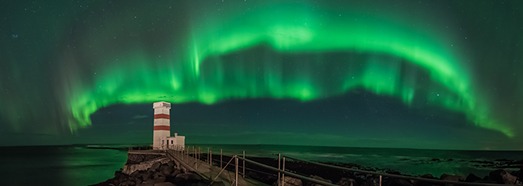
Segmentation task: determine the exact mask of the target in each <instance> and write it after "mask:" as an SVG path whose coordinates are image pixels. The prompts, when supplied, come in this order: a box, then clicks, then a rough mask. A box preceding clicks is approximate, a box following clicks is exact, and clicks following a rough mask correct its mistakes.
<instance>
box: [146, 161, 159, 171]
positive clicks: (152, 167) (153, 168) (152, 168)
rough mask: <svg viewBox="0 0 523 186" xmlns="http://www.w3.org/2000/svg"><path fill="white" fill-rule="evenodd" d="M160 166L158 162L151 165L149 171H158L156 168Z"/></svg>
mask: <svg viewBox="0 0 523 186" xmlns="http://www.w3.org/2000/svg"><path fill="white" fill-rule="evenodd" d="M161 165H162V164H161V163H160V162H156V163H153V165H151V168H149V169H150V170H152V171H156V170H158V168H160V166H161Z"/></svg>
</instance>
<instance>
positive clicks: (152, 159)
mask: <svg viewBox="0 0 523 186" xmlns="http://www.w3.org/2000/svg"><path fill="white" fill-rule="evenodd" d="M162 158H164V159H163V160H162ZM201 158H203V159H206V158H207V154H201ZM247 158H248V159H250V160H254V161H256V162H259V163H263V164H265V165H270V166H273V167H277V164H278V160H277V159H275V158H267V157H250V156H248V157H247ZM230 159H231V156H227V155H224V156H223V163H226V162H228V161H229V160H230ZM219 161H220V159H219V156H213V162H214V164H215V166H219ZM434 161H438V160H434ZM508 161H509V160H507V161H506V162H508ZM513 162H515V163H514V164H506V165H508V166H505V165H504V166H505V167H510V168H515V167H519V170H517V171H509V170H505V169H497V170H494V171H491V172H490V173H489V174H488V175H487V176H484V177H479V176H477V175H474V174H472V173H470V174H468V175H467V176H460V175H454V174H442V175H431V174H424V175H421V176H413V175H408V174H404V173H401V172H399V171H395V170H390V169H377V168H371V167H363V166H361V165H358V164H348V163H325V162H323V163H325V164H328V165H335V166H340V167H347V168H351V169H358V170H363V171H373V172H379V173H383V174H392V175H401V176H412V177H419V178H427V179H434V180H445V181H456V182H467V183H481V184H513V185H521V184H522V182H521V180H523V170H522V169H523V167H522V165H521V161H513ZM144 163H145V164H144ZM483 163H485V164H486V165H487V164H488V165H497V163H495V162H483ZM518 163H519V164H518ZM137 164H144V166H142V168H140V169H136V170H131V171H130V168H129V167H131V166H135V165H137ZM240 166H241V163H240ZM171 169H172V170H171ZM226 169H227V170H229V171H234V166H228V167H226ZM245 169H246V172H245V176H246V177H249V178H252V179H255V180H258V181H260V182H262V183H264V184H267V185H274V184H275V183H276V182H277V179H278V177H277V174H276V172H271V171H267V170H264V169H263V168H260V167H256V166H255V165H253V164H250V163H246V168H245ZM286 170H287V171H291V172H293V173H297V174H300V175H303V176H307V177H312V178H315V179H318V180H323V181H325V182H329V183H333V184H337V185H344V186H345V185H346V186H349V185H376V184H377V183H378V182H379V177H378V176H376V175H372V174H365V173H357V172H352V171H346V170H339V169H334V168H331V167H323V166H319V165H315V164H312V163H308V162H301V161H293V160H288V161H286ZM382 181H383V182H382V184H383V185H404V186H411V185H445V184H441V183H431V182H427V181H419V180H416V179H405V178H392V177H383V180H382ZM285 182H286V184H287V185H314V184H313V183H310V182H307V181H305V180H300V179H297V178H292V177H289V176H287V177H286V178H285ZM143 184H146V185H151V184H152V185H155V184H157V185H170V184H173V185H205V184H207V185H208V184H210V182H209V181H208V180H204V179H203V178H202V177H200V176H198V175H197V173H194V172H190V171H187V170H185V169H183V168H182V167H180V166H179V163H177V162H175V161H172V160H166V159H165V157H162V156H159V155H148V156H143V157H137V156H136V155H133V154H131V153H128V160H127V163H126V164H125V166H124V167H123V168H122V169H121V170H119V171H116V172H115V177H113V178H111V179H108V180H106V181H104V182H101V183H99V184H96V185H143ZM214 185H220V183H214Z"/></svg>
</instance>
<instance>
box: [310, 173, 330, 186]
mask: <svg viewBox="0 0 523 186" xmlns="http://www.w3.org/2000/svg"><path fill="white" fill-rule="evenodd" d="M311 178H312V179H315V180H320V181H324V182H327V183H332V181H331V180H328V179H325V178H322V177H320V176H316V175H311ZM306 185H307V186H320V185H321V184H316V183H312V182H310V183H308V184H306Z"/></svg>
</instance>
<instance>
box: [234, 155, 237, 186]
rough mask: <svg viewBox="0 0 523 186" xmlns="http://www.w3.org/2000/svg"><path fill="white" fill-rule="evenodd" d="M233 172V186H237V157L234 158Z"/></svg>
mask: <svg viewBox="0 0 523 186" xmlns="http://www.w3.org/2000/svg"><path fill="white" fill-rule="evenodd" d="M234 164H235V165H234V170H235V176H234V179H235V180H234V185H235V186H238V155H235V156H234Z"/></svg>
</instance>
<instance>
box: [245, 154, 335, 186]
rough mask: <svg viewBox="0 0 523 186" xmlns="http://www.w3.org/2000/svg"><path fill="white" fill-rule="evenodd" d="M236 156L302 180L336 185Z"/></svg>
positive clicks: (328, 185) (330, 185)
mask: <svg viewBox="0 0 523 186" xmlns="http://www.w3.org/2000/svg"><path fill="white" fill-rule="evenodd" d="M236 157H237V158H238V159H241V160H245V161H246V162H249V163H251V164H254V165H257V166H260V167H263V168H266V169H269V170H273V171H277V172H280V173H284V174H287V175H290V176H293V177H296V178H300V179H303V180H307V181H310V182H314V183H317V184H322V185H327V186H337V185H336V184H332V183H329V182H325V181H321V180H316V179H314V178H309V177H307V176H302V175H299V174H296V173H293V172H289V171H285V170H280V169H277V168H274V167H271V166H269V165H265V164H262V163H258V162H255V161H252V160H250V159H247V158H242V157H238V156H236Z"/></svg>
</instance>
